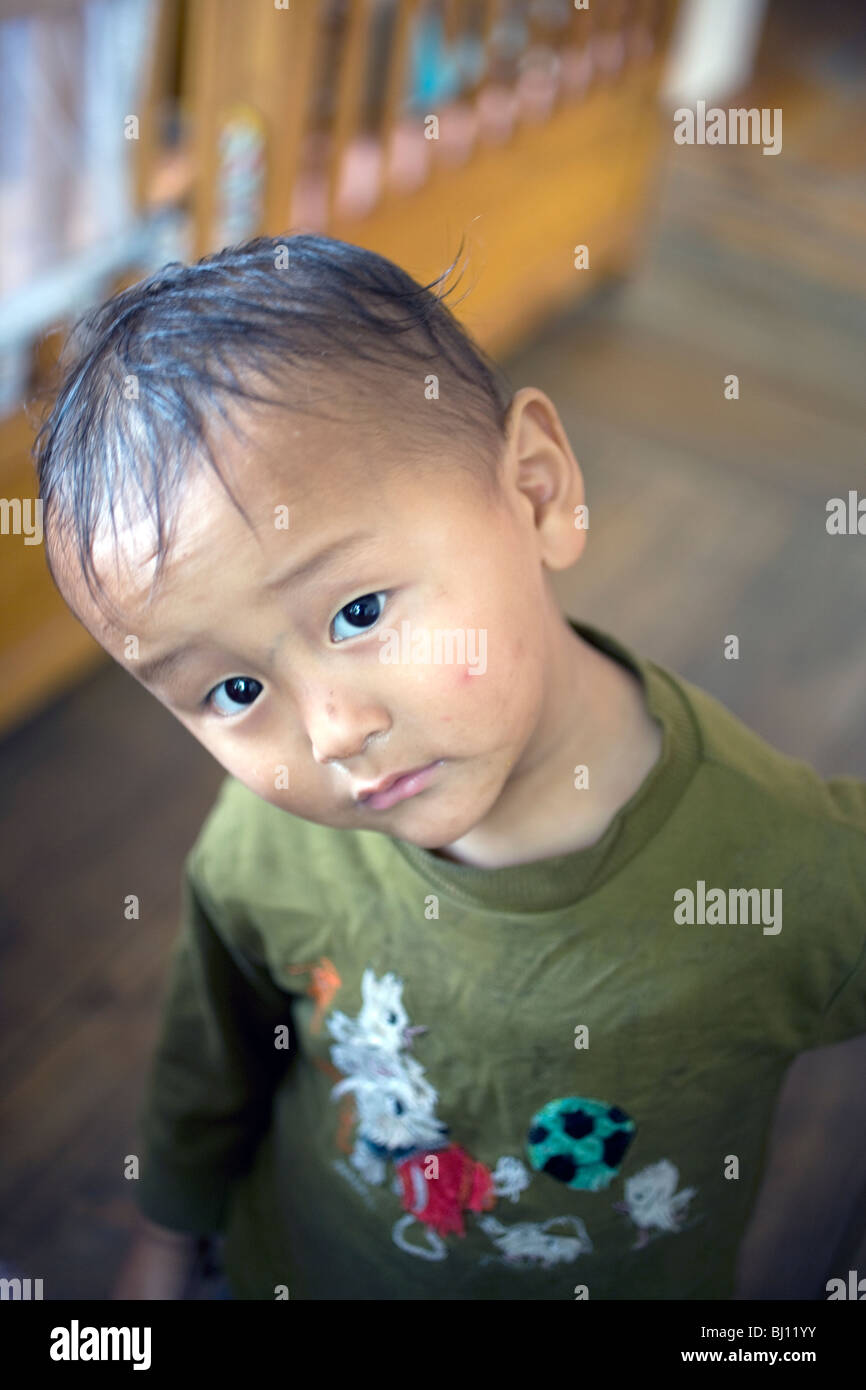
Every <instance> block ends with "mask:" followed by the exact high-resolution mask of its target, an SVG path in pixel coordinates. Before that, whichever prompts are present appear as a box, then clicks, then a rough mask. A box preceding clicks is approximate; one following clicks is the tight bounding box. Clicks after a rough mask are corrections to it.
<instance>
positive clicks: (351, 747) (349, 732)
mask: <svg viewBox="0 0 866 1390" xmlns="http://www.w3.org/2000/svg"><path fill="white" fill-rule="evenodd" d="M306 727H307V734H308V736H309V739H310V746H311V748H312V752H313V757H314V759H315V760H316V762H317V763H331V762H347V761H348V760H349V759H350V758H355V757H357V756H358V755H359V754H361V753H363V752H364V750H365V748H366V747H367V744H368V743H369V742H370V739H371V738H372V737H373V736H374V735H376V734H383V733H387V731H388V729H389V728H390V720H389V718H388V715H387V713H386V712H385V710H383V709H382V708H381V706H377V705H376V704H375V703H373V702H372V701H367V700H364V699H361V698H359V697H358V696H357V695H356V696H354V697H352V696H347V697H345V698H340V697H339V696H338V695H336V694H335V693H334V692H333V691H331V692H329V693H328V694H327V695H326V696H325V697H324V698H323V699H321V700H320V701H318V702H317V703H316V705H315V707H314V708H313V709H311V710H309V711H308V714H307V718H306Z"/></svg>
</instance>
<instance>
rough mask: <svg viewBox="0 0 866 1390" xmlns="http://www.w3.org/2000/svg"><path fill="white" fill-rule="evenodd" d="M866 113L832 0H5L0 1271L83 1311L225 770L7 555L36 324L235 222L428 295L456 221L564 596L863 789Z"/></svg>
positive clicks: (32, 420)
mask: <svg viewBox="0 0 866 1390" xmlns="http://www.w3.org/2000/svg"><path fill="white" fill-rule="evenodd" d="M698 102H706V104H707V106H708V107H710V106H713V105H716V106H721V107H723V108H725V109H726V110H727V109H729V108H732V107H737V108H757V109H759V110H765V109H766V110H769V111H770V112H772V111H775V110H778V111H781V113H782V149H781V151H780V152H779V153H776V154H772V155H765V154H764V152H763V149H762V146H761V144H758V143H755V144H727V145H708V144H698V143H694V144H678V143H676V142H675V140H674V138H673V136H674V130H675V126H676V122H675V118H674V112H675V110H677V109H678V108H682V107H689V108H692V109H696V104H697V103H698ZM432 118H435V119H432ZM777 121H778V118H777ZM777 130H778V126H777ZM864 131H866V11H864V9H863V6H862V3H861V0H822V3H821V4H820V5H814V4H812V3H809V0H591V3H587V4H586V5H585V6H582V7H580V8H578V5H576V4H575V3H572V0H536V2H535V3H530V0H476V3H472V2H471V0H465V2H464V3H460V0H453V3H452V0H441V3H433V2H430V3H427V2H425V0H294V2H293V3H291V4H288V3H287V4H285V5H283V4H282V3H281V0H89V3H79V0H21V3H17V2H16V0H0V508H2V534H0V592H2V603H3V607H2V617H0V656H2V662H3V681H2V683H0V818H2V831H0V844H2V851H3V852H2V872H0V914H2V920H0V972H2V1037H0V1112H2V1113H0V1129H2V1133H3V1155H4V1157H3V1165H2V1176H0V1274H8V1275H15V1274H17V1275H20V1276H21V1277H30V1278H34V1279H35V1278H41V1279H42V1280H43V1281H44V1297H45V1298H49V1299H52V1298H84V1299H103V1298H105V1297H107V1295H108V1291H109V1289H110V1285H111V1281H112V1278H113V1274H114V1271H115V1269H116V1267H117V1264H118V1262H119V1260H120V1258H121V1254H122V1250H123V1247H124V1244H125V1241H126V1239H127V1234H128V1232H129V1231H130V1229H131V1225H132V1217H133V1203H132V1199H131V1196H130V1185H129V1183H128V1182H126V1181H125V1180H124V1177H123V1164H124V1157H125V1155H127V1154H130V1153H135V1152H136V1138H135V1116H136V1109H137V1106H138V1104H139V1103H140V1099H141V1093H142V1086H143V1082H144V1078H145V1074H146V1070H147V1065H148V1061H149V1057H150V1053H151V1049H152V1047H153V1044H154V1041H155V1037H156V1027H157V1017H158V1006H159V1000H160V997H161V992H162V988H163V984H164V980H165V969H166V962H167V953H168V950H169V947H170V944H171V941H172V939H173V937H174V934H175V932H176V929H177V920H178V918H177V914H178V908H179V894H180V872H181V865H182V861H183V858H184V856H185V855H186V853H187V851H188V849H189V848H190V847H191V845H192V843H193V841H194V839H195V836H196V834H197V832H198V829H199V827H200V824H201V821H202V819H203V817H204V815H205V814H206V812H207V810H208V809H209V806H210V804H211V802H212V799H213V797H214V795H215V793H216V790H217V788H218V786H219V784H220V782H221V780H222V777H223V772H222V769H221V768H220V767H219V766H218V765H217V764H216V763H215V762H213V760H212V759H211V758H210V756H209V755H208V754H207V753H206V752H205V751H204V750H203V749H202V748H201V747H200V746H199V745H198V744H197V743H196V742H195V741H194V740H193V739H192V738H191V737H190V736H189V734H188V733H187V732H186V731H185V730H184V729H183V728H182V727H181V726H180V725H179V724H178V723H176V721H175V720H174V719H173V718H172V717H171V716H170V715H169V714H168V713H167V711H166V710H165V709H163V708H162V706H161V705H159V704H158V703H157V702H156V701H155V700H154V699H153V697H152V696H150V695H148V694H147V693H146V692H145V691H144V690H143V689H142V688H141V687H140V686H139V685H137V684H136V682H135V681H134V680H132V678H131V677H129V676H127V675H125V674H124V673H123V672H122V671H121V670H120V669H119V668H118V667H116V666H115V665H113V664H112V663H111V662H110V661H109V659H108V658H107V657H106V656H105V654H104V653H103V652H102V649H101V648H100V647H98V646H97V645H96V644H95V643H94V642H93V641H92V639H90V638H89V637H88V635H87V634H86V633H85V632H84V630H83V629H82V628H81V627H80V626H79V625H78V624H77V623H76V622H75V620H74V619H73V618H72V617H71V615H70V614H69V613H68V611H67V610H66V608H65V606H64V605H63V603H62V601H61V600H60V598H59V596H58V595H57V594H56V592H55V591H54V589H53V586H52V584H51V581H50V578H49V577H48V574H47V570H46V568H45V563H44V556H43V552H42V547H41V545H40V544H38V543H30V542H31V541H32V535H33V533H32V529H31V532H30V539H29V540H28V535H27V517H28V510H27V508H28V506H32V503H33V499H34V498H35V480H34V472H33V467H32V462H31V459H30V449H31V446H32V440H33V433H34V427H35V425H36V424H37V423H38V420H39V411H40V408H41V407H40V405H39V402H40V400H41V399H42V393H44V391H45V390H46V389H47V388H48V387H49V386H50V383H51V380H52V370H53V367H54V364H55V362H56V358H57V353H58V349H59V347H60V345H61V344H62V342H63V339H64V336H65V333H66V331H67V330H68V327H69V326H70V324H71V323H72V322H73V321H74V319H75V318H76V317H77V315H78V314H80V313H81V312H83V311H84V310H85V309H86V308H88V307H89V306H90V305H92V304H94V303H97V302H100V301H101V300H102V299H104V298H105V297H107V296H108V295H109V294H111V293H112V292H114V291H115V290H117V289H120V288H122V287H123V286H125V285H128V284H131V283H133V282H134V281H136V280H138V279H140V278H141V277H142V276H143V275H145V274H148V273H149V272H150V271H151V270H152V269H154V268H155V267H156V266H159V265H161V264H163V263H164V262H165V261H166V260H171V259H180V260H188V259H194V258H197V257H198V256H201V255H204V254H206V253H207V252H208V251H211V250H215V249H218V248H219V247H221V246H223V245H226V244H228V243H231V242H237V241H242V240H246V239H247V238H248V237H250V236H253V235H256V234H257V233H259V232H264V233H267V234H271V235H273V234H278V233H281V232H283V231H320V232H324V233H326V234H329V235H332V236H337V237H340V238H342V239H344V240H347V241H353V242H357V243H359V244H362V245H365V246H369V247H371V248H372V249H374V250H376V251H379V252H381V253H382V254H384V255H387V256H390V257H391V258H392V259H394V260H396V261H397V262H398V263H399V264H401V265H402V266H404V267H405V268H406V269H407V270H408V271H409V272H410V273H411V274H413V275H414V276H416V278H417V279H419V280H420V281H422V282H423V281H427V280H431V279H433V278H434V276H436V275H439V274H440V273H441V272H442V271H443V270H444V269H445V268H446V267H447V266H448V265H449V264H450V263H451V262H452V261H453V259H454V257H455V256H456V254H457V250H458V247H459V244H460V240H461V238H465V243H466V254H467V263H466V269H465V273H464V277H463V282H462V283H461V285H460V287H459V290H458V291H457V292H456V294H455V295H453V296H449V300H448V301H447V302H449V303H452V304H454V302H455V300H456V299H457V298H458V297H459V296H462V298H460V300H459V304H456V305H455V307H456V311H457V313H458V316H459V317H460V318H461V319H462V320H463V321H464V322H465V323H466V324H467V326H468V327H469V328H470V330H471V331H472V332H473V333H474V334H475V336H476V337H477V338H478V340H479V341H480V342H481V343H482V344H483V346H484V347H485V348H487V349H488V350H489V351H490V352H492V353H493V355H494V356H496V357H497V358H498V359H499V361H500V362H501V363H502V364H503V366H504V367H505V369H506V372H507V373H508V375H509V377H510V379H511V381H512V384H513V386H514V387H515V389H516V388H517V387H519V386H522V385H535V386H538V387H541V388H542V389H543V390H545V391H546V392H548V394H549V395H550V396H551V397H552V399H553V401H554V402H555V404H556V405H557V407H558V409H559V412H560V414H561V417H562V420H563V424H564V426H565V429H566V431H567V433H568V436H569V439H570V441H571V443H572V446H573V448H574V451H575V454H576V456H577V458H578V460H579V462H580V463H581V466H582V468H583V470H584V473H585V476H586V483H587V490H588V501H589V505H590V530H589V538H588V539H589V545H588V548H587V552H586V555H585V558H583V559H582V560H581V562H580V564H579V565H578V566H577V567H576V568H575V569H574V570H573V571H572V572H569V573H567V574H564V575H557V576H556V584H557V592H558V594H559V596H560V599H561V601H562V604H563V607H564V608H565V609H566V611H567V612H569V613H570V614H571V615H573V616H575V617H578V618H583V619H585V620H586V621H588V622H590V623H593V624H595V625H597V626H599V627H601V628H603V629H605V630H608V631H610V632H611V633H613V634H614V635H616V636H618V637H619V638H620V639H621V640H622V641H624V642H625V643H626V644H627V645H630V646H632V647H633V648H635V649H637V650H639V651H640V652H641V653H642V654H644V655H645V656H648V657H650V658H651V659H653V660H655V661H657V662H659V663H661V664H662V665H667V666H670V667H672V668H673V669H675V670H676V671H678V672H679V673H680V674H681V675H683V676H685V677H686V678H687V679H689V680H692V681H694V682H695V683H697V684H698V685H701V686H703V687H704V688H705V689H707V690H709V691H710V692H711V693H712V694H714V695H716V696H717V697H718V698H720V699H721V700H722V701H723V702H724V703H725V704H726V705H728V706H729V708H731V709H732V710H733V711H734V713H736V714H737V715H739V717H740V718H742V719H744V720H745V721H746V723H748V724H749V725H750V726H751V727H752V728H754V729H755V730H757V732H758V733H760V734H761V735H762V736H763V737H765V738H766V739H768V740H769V741H770V742H771V743H773V744H774V745H775V746H776V747H778V748H780V749H782V750H783V751H784V752H787V753H789V754H792V755H793V756H795V757H798V758H802V759H805V760H806V761H808V762H810V763H812V764H813V765H814V766H815V767H817V768H818V770H819V771H820V772H821V773H822V775H824V776H828V777H829V776H834V775H844V774H848V775H856V776H859V777H866V602H864V600H866V536H864V535H858V534H856V533H850V534H844V535H830V534H828V531H827V526H826V521H827V505H828V502H829V501H830V499H832V498H835V497H839V498H842V499H845V500H846V501H847V499H848V498H849V494H851V493H852V492H853V493H856V494H857V497H859V498H866V459H864V448H863V441H864V424H866V391H864V370H863V368H864V356H866V354H864V330H866V178H864V170H866V140H864ZM431 134H432V135H434V136H435V138H429V137H430V135H431ZM581 248H582V249H581ZM732 375H734V376H736V377H737V378H738V380H739V395H738V397H737V398H735V399H729V398H726V394H725V385H726V379H728V378H730V377H731V376H732ZM729 395H730V389H729ZM855 506H856V501H855ZM864 510H866V508H864ZM29 515H31V516H32V513H29ZM864 524H866V523H864ZM731 633H734V634H737V635H738V636H739V639H740V659H739V660H738V661H726V660H725V659H724V657H723V646H724V640H725V637H726V636H727V635H728V634H731ZM129 893H136V894H138V895H139V897H140V901H141V908H142V915H141V919H140V920H139V921H136V922H128V921H126V920H125V918H124V916H123V902H124V898H125V896H126V895H127V894H129ZM192 1296H193V1297H200V1298H206V1297H208V1296H209V1287H208V1284H207V1281H206V1280H205V1281H202V1283H201V1285H200V1287H199V1288H198V1290H193V1291H192Z"/></svg>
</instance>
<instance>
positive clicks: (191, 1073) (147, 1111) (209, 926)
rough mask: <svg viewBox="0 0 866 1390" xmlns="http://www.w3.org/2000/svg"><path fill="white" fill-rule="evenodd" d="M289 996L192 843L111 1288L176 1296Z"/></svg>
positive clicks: (274, 1061) (279, 1066) (212, 1221)
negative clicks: (137, 1170) (132, 1225)
mask: <svg viewBox="0 0 866 1390" xmlns="http://www.w3.org/2000/svg"><path fill="white" fill-rule="evenodd" d="M238 939H241V940H243V943H244V948H245V949H243V950H241V949H240V946H239V945H238V944H237V942H238ZM291 1005H292V996H291V995H290V994H289V993H288V992H285V991H283V990H281V989H279V988H278V987H277V986H276V985H275V984H274V982H273V980H272V978H271V976H270V974H269V972H268V969H267V966H266V964H265V962H264V959H263V951H262V950H261V949H260V943H259V939H258V935H257V933H256V931H255V930H254V929H253V928H252V926H251V924H250V923H249V922H248V921H247V920H246V919H245V918H244V916H243V906H242V904H234V903H231V904H227V905H225V906H221V905H219V904H218V903H217V902H215V901H214V898H213V897H212V896H211V895H210V892H209V890H208V888H207V886H206V883H205V881H204V874H203V872H202V870H201V867H200V866H199V865H198V864H197V862H196V851H195V850H193V852H192V854H191V855H190V856H188V858H187V861H186V864H185V866H184V876H183V916H182V930H181V933H180V936H179V938H178V940H177V942H176V944H175V948H174V952H173V956H172V961H171V969H170V977H169V987H168V992H167V995H166V998H165V1002H164V1004H163V1010H162V1020H161V1031H160V1036H159V1041H158V1045H157V1048H156V1052H155V1055H154V1060H153V1063H152V1065H151V1072H150V1077H149V1082H148V1088H147V1094H146V1098H145V1104H144V1108H143V1112H142V1115H141V1130H142V1135H143V1139H144V1145H143V1151H142V1154H141V1177H140V1179H139V1181H138V1184H137V1192H136V1201H137V1204H138V1207H139V1209H140V1212H141V1213H142V1219H141V1221H140V1224H139V1229H138V1231H137V1233H136V1235H135V1237H134V1240H133V1244H132V1247H131V1249H130V1250H129V1252H128V1254H127V1257H126V1259H125V1262H124V1265H123V1267H122V1269H121V1271H120V1273H119V1276H118V1280H117V1283H116V1285H115V1289H114V1294H113V1296H114V1297H116V1298H122V1297H126V1298H132V1297H135V1298H179V1297H182V1296H183V1295H182V1289H183V1287H185V1285H186V1282H187V1280H188V1277H189V1275H190V1272H191V1269H192V1265H193V1263H194V1260H195V1255H196V1252H197V1248H198V1242H199V1239H200V1237H202V1236H205V1235H210V1234H216V1233H217V1232H219V1231H221V1230H222V1229H223V1227H224V1224H225V1220H226V1215H227V1209H228V1204H229V1200H230V1197H231V1191H232V1187H233V1185H234V1183H235V1182H236V1180H237V1179H238V1178H239V1177H240V1176H241V1175H242V1174H243V1173H244V1172H245V1171H246V1169H247V1168H248V1167H249V1164H250V1163H251V1161H252V1159H253V1157H254V1155H255V1151H256V1149H257V1147H258V1144H259V1142H260V1140H261V1139H262V1137H263V1135H264V1133H265V1131H266V1129H267V1126H268V1124H269V1122H270V1112H271V1102H272V1097H273V1092H274V1089H275V1087H276V1086H277V1084H278V1083H279V1080H280V1078H281V1076H282V1075H283V1073H284V1072H285V1069H286V1066H287V1065H288V1063H289V1059H290V1055H291V1054H290V1052H289V1051H288V1050H286V1049H284V1048H279V1047H277V1046H276V1045H275V1044H276V1041H277V1029H278V1028H280V1027H281V1026H283V1027H288V1030H289V1036H290V1037H291V1035H292V1020H291ZM147 1290H152V1291H151V1292H147Z"/></svg>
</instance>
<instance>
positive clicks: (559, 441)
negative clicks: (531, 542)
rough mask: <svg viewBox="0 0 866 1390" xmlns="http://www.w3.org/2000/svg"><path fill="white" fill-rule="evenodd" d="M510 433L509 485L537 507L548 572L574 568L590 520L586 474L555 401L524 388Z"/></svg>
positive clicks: (514, 406)
mask: <svg viewBox="0 0 866 1390" xmlns="http://www.w3.org/2000/svg"><path fill="white" fill-rule="evenodd" d="M506 433H507V439H508V444H507V447H506V452H505V465H504V469H505V482H506V485H509V484H510V486H511V487H513V488H514V489H515V490H516V491H517V493H518V494H519V495H520V497H521V498H522V499H525V501H526V502H527V503H528V504H529V506H530V507H531V508H532V518H533V522H534V526H535V530H536V532H537V539H538V545H539V558H540V559H541V561H542V563H543V564H544V565H546V566H547V568H548V569H552V570H562V569H568V568H569V566H571V565H573V564H574V563H575V562H576V561H577V560H579V559H580V556H581V555H582V554H583V549H584V546H585V544H586V529H587V521H588V517H587V508H586V506H585V504H584V486H583V474H582V473H581V471H580V466H579V464H578V462H577V459H576V458H575V457H574V454H573V452H572V449H571V445H570V444H569V442H568V437H567V435H566V433H565V430H564V429H563V427H562V422H561V420H560V418H559V413H558V411H557V409H556V406H555V405H554V404H553V402H552V401H551V400H550V397H549V396H547V395H545V393H544V392H543V391H540V390H539V389H538V388H537V387H535V386H524V387H521V389H520V390H519V391H517V392H516V393H515V395H514V397H513V398H512V401H511V405H510V407H509V411H508V421H507V425H506Z"/></svg>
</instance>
